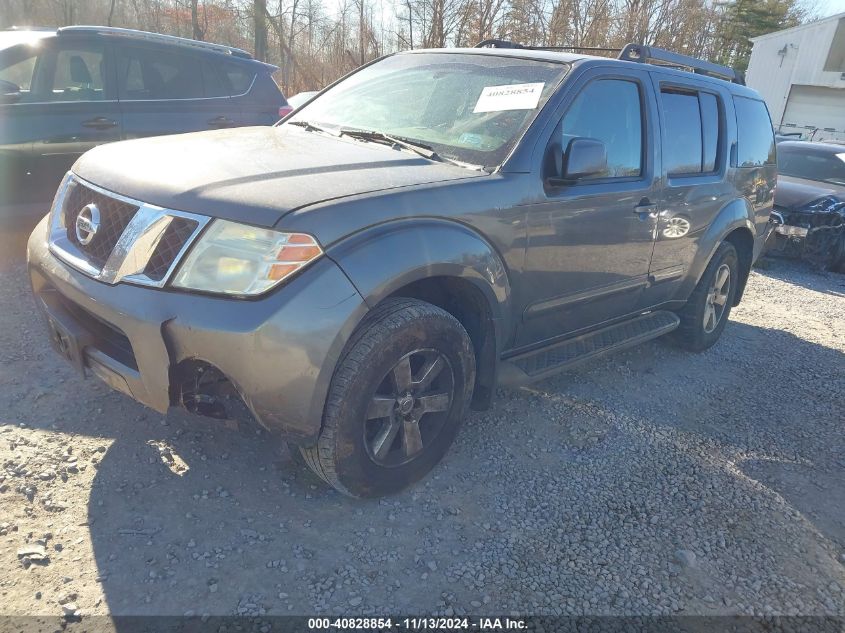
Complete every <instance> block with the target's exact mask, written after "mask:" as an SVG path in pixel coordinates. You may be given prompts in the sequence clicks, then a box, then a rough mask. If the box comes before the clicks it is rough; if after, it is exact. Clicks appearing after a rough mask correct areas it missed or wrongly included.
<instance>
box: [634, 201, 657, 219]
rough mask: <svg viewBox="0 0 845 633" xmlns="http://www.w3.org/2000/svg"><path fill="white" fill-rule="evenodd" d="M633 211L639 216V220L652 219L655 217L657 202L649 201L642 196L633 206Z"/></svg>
mask: <svg viewBox="0 0 845 633" xmlns="http://www.w3.org/2000/svg"><path fill="white" fill-rule="evenodd" d="M634 213H635V214H636V215H638V216H639V218H640V220H645V219H651V220H653V219H655V218H656V217H657V203H655V202H651V201H650V200H649V199H648V198H643V199H642V200H640V203H639V204H638V205H637V206H635V207H634Z"/></svg>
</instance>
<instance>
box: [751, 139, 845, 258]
mask: <svg viewBox="0 0 845 633" xmlns="http://www.w3.org/2000/svg"><path fill="white" fill-rule="evenodd" d="M777 149H778V186H777V191H776V193H775V206H774V210H775V212H774V213H773V214H772V216H773V219H774V220H775V223H776V224H777V226H776V227H775V230H774V232H773V233H772V235H771V237H770V239H769V243H768V246H767V252H768V253H775V254H783V255H786V256H790V257H802V258H804V259H807V260H809V261H811V262H813V263H815V264H817V265H819V266H821V267H825V268H829V269H831V270H839V271H842V272H845V145H836V144H831V143H810V142H806V141H784V142H782V143H778V148H777Z"/></svg>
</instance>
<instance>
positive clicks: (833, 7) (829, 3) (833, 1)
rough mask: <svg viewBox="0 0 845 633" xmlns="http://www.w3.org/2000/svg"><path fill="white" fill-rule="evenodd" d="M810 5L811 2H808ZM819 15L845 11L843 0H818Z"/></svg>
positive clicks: (844, 0) (822, 16)
mask: <svg viewBox="0 0 845 633" xmlns="http://www.w3.org/2000/svg"><path fill="white" fill-rule="evenodd" d="M807 4H809V5H810V6H812V4H813V3H812V2H808V3H807ZM818 12H819V17H820V18H824V17H827V16H829V15H835V14H837V13H845V0H818Z"/></svg>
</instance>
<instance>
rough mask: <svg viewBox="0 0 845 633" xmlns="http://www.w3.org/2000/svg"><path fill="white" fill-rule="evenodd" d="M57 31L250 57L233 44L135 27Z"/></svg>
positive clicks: (64, 29) (80, 28) (103, 27)
mask: <svg viewBox="0 0 845 633" xmlns="http://www.w3.org/2000/svg"><path fill="white" fill-rule="evenodd" d="M57 33H58V34H59V35H62V34H72V33H99V34H102V35H116V36H120V37H127V38H131V39H136V40H142V41H146V42H157V43H160V44H175V45H177V46H186V47H191V48H201V49H205V50H209V51H215V52H217V53H223V54H224V55H232V56H233V57H242V58H244V59H252V55H250V54H249V53H248V52H246V51H245V50H242V49H240V48H235V47H234V46H225V45H223V44H213V43H211V42H200V41H199V40H191V39H188V38H186V37H176V36H175V35H162V34H160V33H148V32H147V31H136V30H135V29H122V28H118V27H115V26H65V27H62V28H60V29H59V30H58V31H57Z"/></svg>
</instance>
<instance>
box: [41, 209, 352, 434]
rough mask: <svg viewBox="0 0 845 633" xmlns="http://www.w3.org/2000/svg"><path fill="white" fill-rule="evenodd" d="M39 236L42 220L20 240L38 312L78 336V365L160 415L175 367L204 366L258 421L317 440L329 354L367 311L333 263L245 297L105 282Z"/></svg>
mask: <svg viewBox="0 0 845 633" xmlns="http://www.w3.org/2000/svg"><path fill="white" fill-rule="evenodd" d="M46 235H47V227H46V223H45V222H44V221H42V222H41V223H40V224H39V225H38V226H37V227H36V229H35V231H34V232H33V234H32V236H31V237H30V240H29V244H28V249H27V251H28V253H27V254H28V261H29V273H30V279H31V282H32V288H33V291H34V293H35V296H36V299H37V302H38V303H39V305H40V307H41V308H42V311H43V312H45V313H48V314H49V315H50V318H51V319H53V320H55V321H61V323H62V324H63V325H62V328H63V329H65V330H72V331H73V332H74V333H75V335H74V338H76V339H78V340H80V341H81V342H80V344H79V347H80V357H81V360H80V365H81V366H82V368H83V371H85V372H86V373H93V374H95V375H97V376H98V377H100V378H101V379H103V380H105V381H106V382H107V383H108V384H109V385H111V386H112V387H114V388H116V389H118V390H119V391H123V392H124V393H127V394H129V395H130V396H132V397H133V398H134V399H136V400H138V401H139V402H141V403H143V404H145V405H147V406H149V407H151V408H153V409H155V410H157V411H160V412H165V411H166V410H167V409H168V407H170V406H171V405H174V404H178V402H177V398H176V394H175V393H174V389H173V380H174V375H176V373H177V368H179V367H180V363H186V362H193V361H200V362H203V363H207V364H209V365H211V366H213V367H215V368H216V369H217V370H219V371H220V372H221V373H222V374H223V375H224V376H225V377H226V378H228V380H229V381H230V382H231V383H232V385H233V386H234V387H235V389H236V390H237V391H238V393H239V394H240V396H241V398H242V399H243V401H244V403H245V404H246V405H247V407H248V408H249V409H250V411H251V412H252V414H253V415H254V416H255V418H256V419H257V420H258V421H259V422H260V423H261V424H262V425H263V426H265V427H266V428H268V429H270V430H272V431H276V432H279V433H281V434H283V435H285V436H286V437H287V438H288V439H289V440H291V441H294V442H301V443H308V442H309V441H313V440H314V439H315V438H316V436H317V434H318V433H319V430H320V422H321V419H322V413H323V404H324V402H325V398H326V394H327V393H328V388H329V383H330V380H331V376H332V373H333V371H334V367H335V365H336V363H337V359H338V358H339V356H340V353H341V351H342V349H343V346H344V345H345V343H346V341H347V340H348V338H349V336H350V335H351V333H352V331H353V330H354V328H355V326H356V325H357V324H358V322H359V321H360V319H361V318H362V317H363V315H364V314H365V313H366V310H367V307H366V304H365V303H364V301H363V299H362V298H361V296H360V295H359V294H358V292H357V291H356V290H355V288H354V286H353V285H352V284H351V283H350V281H349V280H348V279H347V277H346V276H345V275H344V273H343V272H342V271H341V270H340V269H339V268H338V266H337V265H336V264H335V263H334V262H333V261H332V260H330V259H329V258H327V257H324V258H322V259H321V260H320V261H318V262H316V263H315V264H314V265H313V266H311V267H310V268H309V269H308V270H306V271H304V272H303V273H302V274H301V275H299V276H298V277H296V278H295V279H293V280H292V281H291V282H290V283H289V284H287V285H286V286H285V287H284V288H282V289H280V290H279V291H277V292H273V293H271V294H270V295H268V296H266V297H263V298H261V299H258V300H253V301H244V300H236V299H226V298H220V297H210V296H203V295H196V294H188V293H184V292H175V291H168V290H159V289H153V288H144V287H140V286H132V285H129V284H117V285H108V284H104V283H101V282H98V281H95V280H93V279H91V278H89V277H87V276H85V275H83V274H82V273H79V272H77V271H76V270H74V269H72V268H69V267H68V266H66V265H65V264H63V263H62V262H60V261H59V260H58V259H56V258H55V257H54V256H53V255H52V254H51V253H50V252H49V250H48V248H47V243H46ZM51 330H52V331H53V332H55V331H56V330H55V328H54V327H51Z"/></svg>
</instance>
